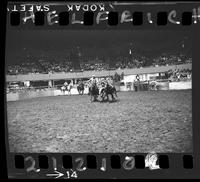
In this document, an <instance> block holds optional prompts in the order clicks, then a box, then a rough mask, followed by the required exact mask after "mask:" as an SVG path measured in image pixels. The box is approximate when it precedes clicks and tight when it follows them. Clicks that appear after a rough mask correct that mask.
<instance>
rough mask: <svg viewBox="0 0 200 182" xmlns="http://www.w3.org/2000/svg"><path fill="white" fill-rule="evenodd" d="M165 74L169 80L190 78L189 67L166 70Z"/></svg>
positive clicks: (190, 71)
mask: <svg viewBox="0 0 200 182" xmlns="http://www.w3.org/2000/svg"><path fill="white" fill-rule="evenodd" d="M165 74H166V77H167V78H168V79H169V80H170V81H183V80H191V79H192V70H190V69H181V70H179V69H175V70H168V71H167V72H166V73H165Z"/></svg>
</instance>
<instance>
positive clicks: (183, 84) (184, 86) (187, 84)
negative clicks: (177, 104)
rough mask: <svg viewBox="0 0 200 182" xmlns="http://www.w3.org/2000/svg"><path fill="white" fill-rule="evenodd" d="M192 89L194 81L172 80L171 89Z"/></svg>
mask: <svg viewBox="0 0 200 182" xmlns="http://www.w3.org/2000/svg"><path fill="white" fill-rule="evenodd" d="M182 89H192V81H185V82H170V83H169V90H182Z"/></svg>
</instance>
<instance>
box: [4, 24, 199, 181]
mask: <svg viewBox="0 0 200 182" xmlns="http://www.w3.org/2000/svg"><path fill="white" fill-rule="evenodd" d="M191 26H192V27H191ZM191 26H190V27H188V28H189V29H190V30H192V33H193V36H194V40H196V41H195V43H194V42H193V44H194V47H193V50H194V51H193V63H192V72H193V75H198V74H196V73H198V67H199V65H198V64H199V63H198V56H199V55H198V46H196V45H198V40H199V39H198V38H199V37H198V32H199V31H198V30H199V26H198V27H197V25H195V26H194V25H191ZM134 28H135V27H134ZM140 28H142V27H140ZM171 28H172V29H173V27H171ZM179 28H180V27H179ZM179 28H178V29H179ZM182 28H183V27H182ZM175 29H176V28H175ZM4 81H5V80H4ZM198 83H199V82H198V77H195V76H194V77H193V80H192V87H193V89H192V105H193V106H195V107H193V109H192V113H193V114H192V118H193V121H192V124H193V144H194V145H193V153H192V154H186V153H181V154H171V153H168V154H167V153H166V154H164V153H162V154H159V153H157V154H158V156H159V155H167V156H168V157H169V161H172V163H171V164H173V165H172V166H171V164H169V166H171V167H172V168H170V169H163V170H155V171H150V170H149V169H145V168H144V169H143V170H141V169H138V170H137V169H135V168H134V169H133V170H131V171H129V172H128V173H129V174H130V176H131V177H133V178H141V176H143V177H142V178H157V177H158V178H160V177H161V178H162V177H165V178H168V176H167V175H170V176H171V177H172V176H173V174H174V175H175V176H173V177H174V178H179V177H181V178H190V177H191V178H198V177H199V174H198V170H199V169H200V156H199V154H200V146H199V143H200V142H199V138H200V137H198V136H199V135H198V131H199V128H200V124H199V123H198V120H199V118H200V117H199V113H198V111H197V105H198V102H197V101H198V100H197V99H196V98H198V97H199V95H198V93H199V92H198V91H199V88H198ZM4 93H5V92H4ZM4 103H5V104H6V101H5V97H4ZM4 114H5V113H4ZM196 136H197V137H196ZM195 144H197V145H195ZM17 155H22V156H23V155H24V156H25V157H27V156H34V157H36V160H37V158H38V156H39V155H47V156H48V158H51V157H52V156H58V158H60V155H62V154H61V153H60V154H50V153H48V154H43V153H42V154H31V153H30V154H17ZM63 155H72V157H73V158H74V157H76V156H77V157H78V158H79V157H81V156H83V157H84V159H86V155H93V154H91V153H90V154H81V153H77V154H63ZM95 155H96V157H97V158H98V159H99V157H100V156H102V157H104V158H108V160H107V161H109V159H110V158H111V155H113V154H109V153H106V154H103V153H101V154H97V153H96V154H95ZM115 155H119V156H121V159H120V160H122V159H123V158H125V156H135V155H140V156H145V154H143V153H142V154H135V153H131V154H128V153H123V154H120V153H119V154H118V153H116V154H115ZM184 155H185V156H193V162H194V163H193V169H184V168H183V165H182V168H179V167H180V165H181V164H183V156H184ZM14 156H15V154H14V153H9V154H8V155H7V157H8V159H9V160H12V162H11V163H9V162H8V168H9V170H10V169H13V165H14V163H13V161H14V160H13V157H14ZM189 158H190V157H189ZM100 159H101V157H100ZM10 164H12V166H10ZM108 169H109V167H108ZM122 169H123V168H122ZM171 169H172V170H173V172H172V171H171ZM8 172H9V171H8ZM13 172H14V173H13V174H14V175H16V173H17V174H19V173H20V172H21V171H18V172H19V173H18V172H16V171H13ZM120 172H121V173H120ZM120 172H119V170H118V169H114V170H110V169H109V170H107V172H105V173H109V175H108V176H107V177H108V178H121V177H122V178H124V176H121V174H124V171H120ZM126 172H127V171H126ZM174 172H175V173H174ZM182 172H184V174H182ZM22 173H23V172H22ZM85 173H86V174H84V176H83V178H85V179H88V177H90V176H91V173H92V174H93V175H94V170H92V171H91V172H90V171H87V170H86V171H85ZM13 174H11V175H10V177H11V176H13ZM112 174H114V175H112ZM116 174H117V175H116ZM96 175H98V172H97V174H95V176H96ZM118 175H119V176H118ZM144 175H147V176H144ZM179 175H180V176H179ZM192 175H193V176H192ZM85 176H87V177H85ZM13 177H16V176H13ZM26 177H28V176H25V178H26ZM29 177H30V178H32V177H31V176H29ZM81 177H82V176H81ZM91 177H92V176H91ZM11 178H12V177H11ZM19 178H20V177H19ZM38 178H40V177H38ZM78 179H79V178H78ZM92 179H94V178H92Z"/></svg>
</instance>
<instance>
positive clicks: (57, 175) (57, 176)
mask: <svg viewBox="0 0 200 182" xmlns="http://www.w3.org/2000/svg"><path fill="white" fill-rule="evenodd" d="M55 172H56V173H57V174H46V175H47V176H56V177H55V178H60V177H61V176H64V174H63V173H60V172H58V171H55Z"/></svg>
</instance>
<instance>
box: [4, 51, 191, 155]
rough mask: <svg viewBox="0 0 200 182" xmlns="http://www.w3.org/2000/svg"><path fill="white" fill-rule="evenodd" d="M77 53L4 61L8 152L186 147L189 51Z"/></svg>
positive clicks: (186, 149) (188, 141)
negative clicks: (70, 57) (110, 58)
mask: <svg viewBox="0 0 200 182" xmlns="http://www.w3.org/2000/svg"><path fill="white" fill-rule="evenodd" d="M79 57H80V56H79ZM79 57H78V56H77V57H75V56H74V59H77V61H76V63H75V64H73V61H71V62H69V61H68V62H67V61H65V60H61V61H56V62H49V61H48V60H42V59H39V60H37V61H36V62H31V61H29V62H25V63H21V64H20V65H9V66H8V67H7V75H6V83H7V88H6V89H7V90H6V97H7V115H8V116H7V117H8V118H7V119H8V130H9V146H10V151H11V152H145V153H146V152H151V151H155V152H191V151H192V110H191V105H192V90H191V89H192V58H191V57H189V56H186V55H184V54H177V55H172V54H166V53H163V54H162V55H159V56H158V57H157V58H155V59H152V60H150V59H147V58H146V57H144V56H141V57H139V56H137V57H134V55H132V54H131V52H130V54H129V57H128V58H124V59H123V61H121V62H120V61H119V60H120V58H119V59H118V58H117V61H116V62H115V64H112V66H110V65H109V63H106V62H104V61H102V60H100V59H98V58H95V59H94V60H93V61H91V60H90V61H89V62H83V61H81V60H79ZM124 60H125V61H124ZM148 60H149V63H148V64H146V63H147V62H148Z"/></svg>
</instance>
